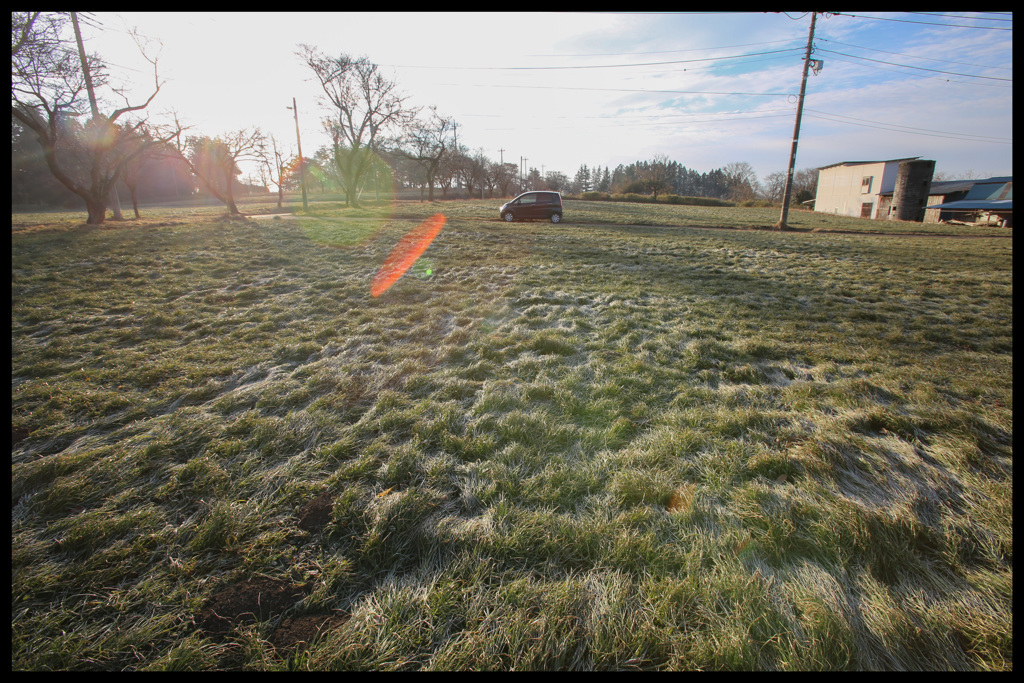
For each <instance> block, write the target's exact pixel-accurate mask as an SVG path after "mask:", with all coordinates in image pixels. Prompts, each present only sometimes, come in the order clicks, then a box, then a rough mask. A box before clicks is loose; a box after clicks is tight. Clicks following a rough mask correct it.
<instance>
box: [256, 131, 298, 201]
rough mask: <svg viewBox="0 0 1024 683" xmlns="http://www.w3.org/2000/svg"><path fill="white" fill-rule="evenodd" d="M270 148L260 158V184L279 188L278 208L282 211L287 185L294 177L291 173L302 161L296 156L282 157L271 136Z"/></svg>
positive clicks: (264, 150) (264, 149) (275, 141)
mask: <svg viewBox="0 0 1024 683" xmlns="http://www.w3.org/2000/svg"><path fill="white" fill-rule="evenodd" d="M270 147H271V149H269V150H268V149H266V146H264V148H263V154H262V156H261V157H260V182H262V183H263V184H264V185H266V186H270V185H273V186H275V187H276V188H277V208H279V209H280V208H282V201H283V199H284V189H285V185H286V184H288V181H289V180H290V179H291V178H292V177H293V176H292V174H291V173H290V172H289V171H290V170H291V168H292V167H293V166H297V165H298V163H301V161H300V160H299V159H298V158H297V157H294V156H288V157H284V156H282V155H281V151H280V150H279V149H278V148H277V140H276V139H275V138H274V136H273V135H271V136H270Z"/></svg>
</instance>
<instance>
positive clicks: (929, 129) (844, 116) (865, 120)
mask: <svg viewBox="0 0 1024 683" xmlns="http://www.w3.org/2000/svg"><path fill="white" fill-rule="evenodd" d="M805 111H812V112H815V113H816V114H824V115H826V116H838V117H840V118H843V119H853V120H854V121H863V122H865V123H877V124H880V125H883V126H892V127H894V128H906V129H908V130H911V131H925V132H929V133H945V134H948V135H963V136H970V137H975V138H988V139H990V140H1006V141H1009V140H1010V139H1011V138H1002V137H995V136H992V135H975V134H974V133H957V132H954V131H949V130H934V129H932V128H917V127H914V126H903V125H900V124H898V123H888V122H886V121H872V120H871V119H858V118H856V117H854V116H846V115H845V114H833V113H832V112H828V111H821V110H818V109H806V110H805Z"/></svg>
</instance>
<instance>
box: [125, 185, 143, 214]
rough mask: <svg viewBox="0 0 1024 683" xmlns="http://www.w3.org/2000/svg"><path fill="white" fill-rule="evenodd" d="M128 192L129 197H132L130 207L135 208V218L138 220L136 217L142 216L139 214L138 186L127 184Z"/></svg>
mask: <svg viewBox="0 0 1024 683" xmlns="http://www.w3.org/2000/svg"><path fill="white" fill-rule="evenodd" d="M128 194H129V195H131V198H132V209H134V210H135V219H136V220H138V219H140V218H142V216H141V215H140V214H139V193H138V187H137V186H135V185H129V186H128Z"/></svg>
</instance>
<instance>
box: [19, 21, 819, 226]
mask: <svg viewBox="0 0 1024 683" xmlns="http://www.w3.org/2000/svg"><path fill="white" fill-rule="evenodd" d="M75 22H77V18H76V16H75V13H49V14H44V13H39V12H20V13H19V12H14V13H12V86H11V88H12V121H11V141H12V154H11V202H12V205H13V206H14V207H21V208H28V207H31V206H54V207H68V208H71V207H76V206H81V205H82V202H83V201H84V202H85V204H86V207H87V208H88V212H89V218H88V221H89V222H90V223H102V222H103V221H104V219H105V215H106V210H107V209H108V208H111V204H113V208H114V218H115V219H118V218H120V210H119V208H118V207H119V205H120V203H121V202H126V203H127V202H128V201H130V202H131V204H132V206H133V208H134V211H135V215H136V217H138V216H139V204H140V203H147V202H153V203H156V202H166V201H173V200H183V199H192V198H197V197H200V198H201V197H203V196H207V197H212V198H215V199H216V200H217V201H220V202H222V203H224V205H225V206H226V207H227V209H228V211H229V212H230V213H232V214H237V213H239V210H238V207H237V204H236V201H235V198H236V197H238V196H241V195H245V194H253V193H259V194H267V193H269V192H270V188H271V187H274V188H276V190H277V200H278V205H280V204H281V202H282V199H283V195H284V193H285V192H286V191H292V190H295V189H298V188H299V181H300V178H305V182H306V186H305V187H306V189H307V191H316V190H319V191H320V192H321V193H325V192H340V193H342V194H343V195H344V197H345V200H346V202H347V203H348V204H350V205H356V204H358V203H359V202H360V201H361V200H364V199H366V198H372V199H381V198H390V197H392V196H394V193H395V192H398V193H404V195H405V196H408V194H409V193H410V192H414V193H417V194H418V196H419V198H420V199H424V200H434V199H435V198H436V196H437V195H436V194H435V193H439V194H440V198H441V199H447V198H449V197H470V198H478V197H507V196H511V195H514V194H517V193H519V192H522V191H526V190H554V191H558V192H561V193H563V194H567V195H580V194H582V193H584V192H601V193H616V194H641V195H650V196H651V197H652V198H653V199H654V200H657V198H658V196H659V195H679V196H691V197H707V198H711V199H721V200H730V201H746V200H757V199H761V200H767V201H776V202H777V201H779V200H781V197H782V190H783V187H784V185H785V174H784V173H772V174H769V175H768V176H766V177H765V178H764V179H763V181H759V180H758V178H757V176H756V174H755V173H754V171H753V169H752V168H751V167H750V164H748V163H746V162H735V163H730V164H727V165H726V166H723V167H722V168H716V169H712V170H710V171H703V172H702V171H697V170H696V169H693V168H688V167H686V166H685V165H683V164H681V163H679V162H678V161H673V160H669V159H668V158H667V157H666V156H664V155H657V156H655V157H654V158H652V159H650V160H645V161H643V160H642V161H635V162H633V163H631V164H628V165H626V164H619V165H618V166H616V167H615V169H614V170H609V168H608V166H604V167H602V166H600V165H596V166H593V167H591V166H588V165H586V164H583V165H581V166H580V167H579V169H578V170H577V171H576V173H575V175H574V176H573V177H572V178H569V177H568V176H567V175H565V174H564V173H562V172H560V171H547V172H544V169H543V168H542V169H541V170H538V169H537V168H535V167H530V168H520V166H519V165H517V164H515V163H512V162H504V161H503V160H499V161H495V160H493V159H490V158H488V157H487V156H486V155H485V154H484V152H483V150H482V149H476V150H470V149H468V148H467V147H466V146H465V145H460V144H459V142H458V138H457V134H456V133H457V124H456V122H455V121H454V120H453V119H452V118H451V117H448V116H445V115H443V114H442V113H440V112H439V111H438V109H437V107H434V106H431V107H427V108H425V109H424V108H421V107H415V106H413V105H411V104H410V103H409V102H408V101H407V99H406V97H405V96H404V95H403V94H402V93H401V92H400V91H399V90H398V87H397V84H396V83H395V82H393V81H391V80H389V79H388V78H387V77H386V76H384V75H383V73H382V72H381V71H380V70H379V68H378V67H377V65H375V64H373V63H372V62H370V61H369V60H368V59H367V58H365V57H352V56H350V55H346V54H339V55H327V54H324V53H323V52H321V51H320V50H319V49H317V48H315V47H311V46H308V45H299V46H298V48H299V49H298V51H297V52H296V56H297V57H299V58H300V59H301V60H302V61H303V62H304V63H305V65H306V66H307V67H308V68H309V69H310V71H311V72H312V73H313V75H314V76H315V77H316V79H317V80H318V81H319V83H320V85H321V88H322V90H323V96H322V97H321V101H320V104H321V107H322V112H323V118H322V119H321V123H322V125H323V127H324V129H325V130H326V131H327V132H328V134H329V135H330V138H331V142H330V144H327V145H324V146H322V147H321V148H320V149H317V150H316V151H315V152H314V153H313V155H312V156H309V157H306V158H304V159H300V158H299V157H298V155H297V154H294V153H292V152H291V150H290V149H289V148H288V147H287V146H285V145H279V144H278V142H277V141H276V140H275V139H273V137H271V136H267V135H265V134H263V133H262V132H261V130H260V129H259V128H258V127H256V128H243V129H240V130H236V131H229V132H223V133H221V134H218V135H214V136H210V135H204V134H192V135H187V134H186V133H187V131H188V127H187V126H185V125H183V124H182V123H180V122H179V121H178V120H177V118H175V119H174V121H173V122H172V123H165V124H163V125H155V124H152V123H150V122H149V120H148V119H147V118H146V117H145V116H144V115H143V114H141V112H143V111H144V110H145V109H146V107H147V106H148V105H149V103H150V102H151V101H152V100H153V98H154V97H155V96H156V95H157V93H158V92H159V90H160V81H159V78H158V77H157V72H156V61H155V60H149V58H148V57H146V55H145V51H143V56H144V57H146V59H147V60H149V61H150V63H151V64H152V65H153V69H154V90H153V93H152V95H150V97H149V99H148V100H146V101H145V102H143V103H140V104H137V105H128V106H125V107H122V108H120V109H116V110H114V111H112V112H111V113H110V114H108V115H104V114H103V113H101V111H100V109H99V107H98V105H97V98H96V96H95V95H94V92H93V91H94V86H95V89H100V88H103V87H104V86H106V87H107V89H108V91H113V93H115V94H119V91H118V90H117V89H116V88H113V87H112V86H110V85H109V83H108V80H107V76H106V65H105V63H104V62H103V60H102V58H100V57H99V56H98V55H85V54H84V53H81V51H80V50H77V49H76V48H75V40H74V39H73V38H71V36H70V32H69V30H68V29H69V24H70V23H75ZM75 30H76V32H77V23H75ZM141 49H142V46H141V45H140V50H141ZM90 75H91V77H92V78H91V80H90ZM87 91H88V96H89V104H90V107H88V108H87V107H86V99H85V95H86V92H87ZM126 104H127V102H126ZM90 109H91V116H90V115H89V111H90ZM243 164H246V165H247V166H248V167H249V168H257V169H258V171H257V172H250V173H249V175H248V176H246V177H245V178H244V179H243V178H242V177H241V176H242V174H243V171H242V165H243ZM816 181H817V173H816V172H815V171H814V170H813V169H805V170H803V171H800V172H798V173H797V174H796V177H795V178H794V193H793V196H794V201H797V202H799V201H804V200H806V199H808V198H813V196H814V185H815V183H816Z"/></svg>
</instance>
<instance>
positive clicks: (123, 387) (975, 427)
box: [11, 202, 1013, 670]
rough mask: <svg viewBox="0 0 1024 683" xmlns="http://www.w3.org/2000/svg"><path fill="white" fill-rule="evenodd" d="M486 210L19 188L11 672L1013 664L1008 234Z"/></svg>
mask: <svg viewBox="0 0 1024 683" xmlns="http://www.w3.org/2000/svg"><path fill="white" fill-rule="evenodd" d="M491 204H493V202H490V203H488V202H459V203H452V202H450V203H440V202H439V203H434V204H433V205H431V204H426V203H424V204H417V203H410V204H408V205H403V206H402V207H401V208H394V207H377V208H375V207H372V206H371V207H367V208H366V209H363V210H361V211H359V212H357V211H355V210H351V209H342V208H338V207H333V208H332V207H330V206H327V205H319V206H318V205H316V204H314V205H312V208H313V211H311V212H310V213H311V215H305V216H299V217H287V218H281V219H273V218H263V219H259V220H250V221H238V220H226V219H223V218H221V217H219V216H218V212H217V211H216V210H212V209H211V210H198V209H197V210H188V211H185V210H174V211H171V210H161V211H149V212H147V217H146V219H145V220H143V221H141V222H140V223H134V222H132V223H130V224H124V225H117V224H113V223H112V224H109V225H108V226H106V227H104V228H102V229H98V230H94V229H85V230H83V229H81V228H80V227H78V225H77V223H76V221H75V219H74V218H68V217H64V218H61V217H59V216H58V217H55V216H46V215H36V216H31V217H29V218H25V217H24V216H19V217H15V221H14V223H15V232H14V234H13V237H12V345H13V353H12V402H13V407H12V423H13V424H12V435H13V440H14V446H13V450H12V555H13V557H12V565H11V566H12V665H13V667H14V668H15V669H48V668H53V669H58V668H59V669H66V668H94V669H209V668H240V667H247V668H256V669H284V668H300V669H301V668H309V669H339V668H372V669H555V668H565V669H629V668H643V669H656V668H662V669H839V668H849V669H884V670H892V669H913V668H924V669H961V670H970V669H1009V668H1012V597H1011V596H1012V552H1013V546H1012V445H1011V443H1012V383H1011V382H1012V381H1011V373H1012V327H1011V321H1012V275H1011V259H1012V243H1011V241H1010V240H1007V239H972V240H961V239H955V238H919V237H892V236H874V235H870V234H858V235H836V234H828V233H821V232H819V233H810V232H807V233H803V232H794V233H776V232H763V231H745V230H694V229H688V228H679V227H674V225H688V224H692V223H690V222H688V221H682V220H680V219H679V216H681V215H695V214H679V213H675V214H669V213H667V212H666V213H659V212H660V211H661V210H662V209H666V210H667V211H673V212H680V211H694V210H702V211H703V210H706V211H710V212H712V213H710V214H708V216H709V217H708V218H707V219H706V220H705V221H704V222H705V223H706V224H709V225H718V226H719V227H740V226H738V225H731V224H729V225H727V223H730V222H731V221H733V220H735V216H736V214H728V213H726V212H729V211H736V210H737V209H703V208H702V207H684V206H674V207H650V208H649V209H642V210H643V211H647V210H650V211H652V212H655V213H649V214H643V215H641V214H640V213H635V212H632V211H626V212H625V213H616V211H619V209H618V207H619V206H620V205H609V204H603V203H597V202H594V203H588V202H578V203H577V202H571V203H567V207H566V216H567V219H569V217H570V211H572V212H574V213H573V214H572V215H573V216H575V218H572V219H569V222H567V223H564V224H561V225H557V226H556V225H551V224H549V223H544V222H537V223H524V224H519V223H517V224H513V225H505V224H503V223H500V222H499V221H498V220H497V216H496V214H497V210H496V207H495V208H494V211H493V213H494V214H495V215H494V216H491V215H489V214H488V213H487V211H486V210H487V209H488V207H490V206H491ZM275 210H276V207H271V206H270V205H267V207H266V212H270V213H273V212H274V211H275ZM438 211H445V212H446V213H448V214H449V222H448V224H447V225H446V227H445V228H444V230H443V231H442V233H441V234H440V236H439V237H438V238H437V239H436V240H435V242H434V244H433V245H432V246H431V247H430V248H429V249H428V250H427V252H426V253H425V254H424V256H423V257H422V258H421V260H420V262H419V263H418V264H417V266H416V267H414V269H413V270H412V271H410V272H409V273H408V274H406V275H405V277H403V278H402V279H401V280H400V281H399V282H398V283H397V284H396V285H395V286H394V287H393V288H392V289H391V290H390V291H388V292H386V293H385V294H384V295H383V296H381V297H379V298H373V297H371V296H370V293H369V290H370V281H371V279H372V277H373V275H374V273H375V272H376V270H377V268H378V267H379V266H380V264H381V263H383V261H384V259H385V258H386V257H387V255H388V253H389V251H390V249H391V247H392V246H393V245H394V244H395V243H396V242H397V241H398V239H399V238H400V237H401V236H402V235H403V234H404V233H405V232H406V231H407V230H409V229H411V228H412V227H413V226H415V225H416V221H415V220H414V219H415V218H416V217H419V216H422V217H426V216H428V215H431V214H432V213H436V212H438ZM637 211H641V210H637ZM744 211H764V210H762V209H745V210H744ZM769 211H770V210H769ZM585 212H590V213H585ZM672 215H674V216H676V218H675V219H674V220H676V221H677V222H676V223H675V224H673V223H671V222H670V216H672ZM644 216H646V220H644ZM715 216H717V217H718V218H714V217H715ZM791 216H792V214H791ZM584 218H586V220H584ZM79 220H80V219H79ZM713 220H718V221H720V222H721V223H720V224H714V223H712V221H713ZM776 220H777V217H776ZM851 220H853V219H851ZM645 222H646V223H647V225H645V226H644V227H630V226H635V225H638V224H643V223H645ZM791 222H793V221H791ZM865 223H866V222H865ZM918 227H920V224H918ZM313 508H317V509H321V510H324V511H325V512H324V513H323V516H322V517H321V518H319V520H318V521H315V522H313V521H309V520H311V519H312V517H311V516H310V514H309V511H310V510H311V509H313ZM257 579H260V580H267V579H273V580H276V581H279V582H280V583H281V584H282V585H285V584H286V585H287V586H289V587H290V588H292V589H294V591H295V595H296V596H298V597H296V598H294V599H292V600H291V601H290V602H287V603H286V604H284V606H283V607H281V608H280V609H278V610H276V611H271V613H266V614H264V613H261V614H260V615H259V617H258V618H254V619H249V620H245V619H238V620H234V621H232V623H231V626H230V628H227V629H226V631H225V632H224V633H220V634H218V633H216V632H214V631H213V630H211V628H210V627H209V623H210V622H209V621H208V620H205V619H206V617H204V616H203V615H204V614H205V612H204V609H206V608H207V606H208V605H210V604H211V601H212V600H214V598H215V597H216V596H218V595H221V594H222V593H221V592H222V591H223V590H224V589H225V588H226V587H230V586H236V585H245V582H247V581H253V580H257ZM328 614H329V615H333V616H334V617H337V619H336V620H335V621H333V622H331V627H330V628H327V629H325V630H324V631H322V632H321V633H320V635H318V636H317V637H315V638H313V639H311V640H310V641H309V642H308V644H306V645H304V646H301V647H297V648H294V649H291V650H283V649H281V648H276V647H275V646H274V644H273V643H275V642H277V641H276V637H277V636H276V634H278V633H279V629H281V628H282V627H283V626H284V624H285V622H287V621H288V620H291V619H297V618H299V617H303V616H310V615H328Z"/></svg>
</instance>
